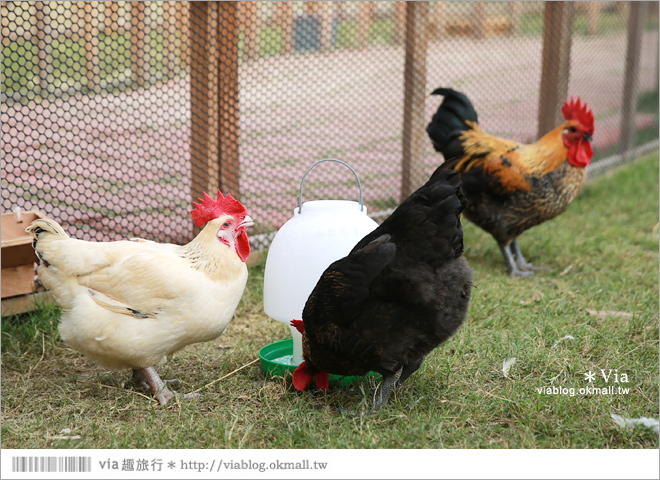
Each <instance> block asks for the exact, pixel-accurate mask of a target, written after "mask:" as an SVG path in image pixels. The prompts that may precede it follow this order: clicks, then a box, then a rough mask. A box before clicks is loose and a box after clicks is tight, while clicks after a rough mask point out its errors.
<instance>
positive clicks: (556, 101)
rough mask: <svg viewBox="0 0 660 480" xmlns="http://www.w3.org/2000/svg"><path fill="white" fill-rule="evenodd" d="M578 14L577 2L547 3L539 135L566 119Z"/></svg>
mask: <svg viewBox="0 0 660 480" xmlns="http://www.w3.org/2000/svg"><path fill="white" fill-rule="evenodd" d="M574 14H575V4H574V3H573V2H545V14H544V20H543V22H544V23H543V59H542V67H541V88H540V96H539V116H538V136H539V137H541V136H542V135H545V134H546V133H548V132H549V131H550V130H552V129H553V128H555V127H556V126H557V125H559V124H560V123H561V122H562V119H563V117H562V115H561V106H562V104H563V102H564V100H565V99H566V96H567V93H568V79H569V76H570V62H571V43H572V37H573V18H574Z"/></svg>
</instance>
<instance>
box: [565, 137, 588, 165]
mask: <svg viewBox="0 0 660 480" xmlns="http://www.w3.org/2000/svg"><path fill="white" fill-rule="evenodd" d="M593 154H594V152H593V150H592V149H591V144H590V143H589V142H586V141H583V140H580V141H579V142H578V143H574V144H573V145H571V146H570V147H568V155H567V157H568V163H570V164H571V165H573V166H574V167H578V168H584V167H586V166H587V165H589V163H591V157H592V156H593Z"/></svg>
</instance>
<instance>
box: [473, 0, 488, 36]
mask: <svg viewBox="0 0 660 480" xmlns="http://www.w3.org/2000/svg"><path fill="white" fill-rule="evenodd" d="M472 8H473V9H474V13H473V15H472V32H473V35H474V37H475V38H485V37H486V5H485V2H483V1H477V2H473V3H472Z"/></svg>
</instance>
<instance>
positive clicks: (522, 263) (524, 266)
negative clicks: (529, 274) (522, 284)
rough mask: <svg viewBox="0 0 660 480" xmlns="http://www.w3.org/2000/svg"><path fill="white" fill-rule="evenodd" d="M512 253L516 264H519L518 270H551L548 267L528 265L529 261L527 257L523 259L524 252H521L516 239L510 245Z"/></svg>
mask: <svg viewBox="0 0 660 480" xmlns="http://www.w3.org/2000/svg"><path fill="white" fill-rule="evenodd" d="M510 249H511V253H512V254H513V257H514V259H515V260H516V263H517V264H518V268H519V269H520V270H523V271H530V270H531V271H533V270H537V271H549V270H551V269H550V268H548V267H537V266H536V265H534V264H532V263H528V262H527V260H525V257H523V254H522V252H521V251H520V245H518V239H517V238H514V239H513V241H512V242H511V245H510Z"/></svg>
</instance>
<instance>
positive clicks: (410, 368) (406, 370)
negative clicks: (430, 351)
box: [396, 355, 426, 387]
mask: <svg viewBox="0 0 660 480" xmlns="http://www.w3.org/2000/svg"><path fill="white" fill-rule="evenodd" d="M425 359H426V355H424V356H423V357H420V358H418V359H417V360H415V361H414V362H412V363H409V364H408V365H404V366H403V371H402V372H401V376H400V377H399V380H397V382H396V386H397V387H398V386H399V385H403V382H405V381H406V380H408V377H410V375H412V374H413V373H415V372H416V371H417V370H418V369H419V367H421V366H422V363H424V360H425Z"/></svg>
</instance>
